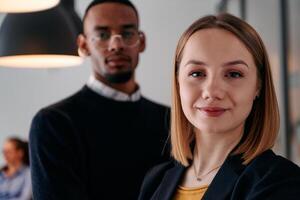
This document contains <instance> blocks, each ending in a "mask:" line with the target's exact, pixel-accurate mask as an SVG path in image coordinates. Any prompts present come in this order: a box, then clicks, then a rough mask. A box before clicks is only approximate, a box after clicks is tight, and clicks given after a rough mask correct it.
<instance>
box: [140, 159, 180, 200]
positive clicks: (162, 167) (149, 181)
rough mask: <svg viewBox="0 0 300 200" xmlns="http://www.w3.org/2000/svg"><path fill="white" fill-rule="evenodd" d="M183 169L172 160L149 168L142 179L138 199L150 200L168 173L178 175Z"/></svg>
mask: <svg viewBox="0 0 300 200" xmlns="http://www.w3.org/2000/svg"><path fill="white" fill-rule="evenodd" d="M184 168H185V167H184V166H183V165H180V164H179V163H178V162H176V161H174V160H170V161H167V162H164V163H161V164H159V165H156V166H154V167H153V168H151V169H150V170H149V171H148V172H147V174H146V176H145V178H144V181H143V184H142V187H141V190H140V195H139V199H143V200H144V199H150V197H151V196H152V195H153V194H154V191H155V190H156V189H157V188H158V187H159V185H160V184H161V182H162V180H163V179H164V177H165V176H166V174H167V173H168V172H170V171H173V172H175V173H176V172H179V173H180V172H181V171H182V170H181V169H184Z"/></svg>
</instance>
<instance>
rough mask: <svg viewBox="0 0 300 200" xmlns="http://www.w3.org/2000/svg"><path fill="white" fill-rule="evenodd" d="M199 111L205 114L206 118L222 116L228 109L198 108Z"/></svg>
mask: <svg viewBox="0 0 300 200" xmlns="http://www.w3.org/2000/svg"><path fill="white" fill-rule="evenodd" d="M197 109H198V110H199V111H200V112H201V113H203V114H205V115H206V116H209V117H218V116H220V115H222V114H223V113H224V112H226V111H227V110H229V109H227V108H222V107H197Z"/></svg>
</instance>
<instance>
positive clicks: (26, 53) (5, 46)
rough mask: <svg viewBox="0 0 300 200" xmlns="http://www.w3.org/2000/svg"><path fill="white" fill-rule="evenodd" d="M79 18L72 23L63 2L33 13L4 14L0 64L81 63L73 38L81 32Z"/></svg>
mask: <svg viewBox="0 0 300 200" xmlns="http://www.w3.org/2000/svg"><path fill="white" fill-rule="evenodd" d="M0 1H1V0H0ZM40 1H41V0H40ZM74 13H75V10H74ZM78 19H79V21H78V20H77V22H75V21H74V17H72V16H71V15H70V14H68V12H67V10H66V9H65V8H64V6H63V5H59V6H56V7H54V8H52V9H48V10H45V11H39V12H33V13H14V14H7V16H6V17H5V18H4V20H3V23H2V26H1V28H0V66H4V67H17V68H60V67H70V66H76V65H80V64H81V63H82V61H83V60H82V58H80V57H79V56H78V53H77V49H78V48H77V44H76V38H77V35H78V33H80V32H81V30H78V27H81V24H78V23H81V20H80V18H79V17H78ZM76 24H77V25H76Z"/></svg>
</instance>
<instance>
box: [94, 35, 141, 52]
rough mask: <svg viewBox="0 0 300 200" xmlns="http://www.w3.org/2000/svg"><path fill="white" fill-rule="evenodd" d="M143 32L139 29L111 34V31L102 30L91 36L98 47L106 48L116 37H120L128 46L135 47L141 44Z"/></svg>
mask: <svg viewBox="0 0 300 200" xmlns="http://www.w3.org/2000/svg"><path fill="white" fill-rule="evenodd" d="M140 37H141V32H140V31H137V30H127V31H123V32H122V33H121V34H111V33H110V32H105V31H103V32H100V33H98V35H94V36H92V37H91V41H92V42H94V43H95V44H96V45H97V46H98V47H100V48H102V49H106V48H108V47H109V45H110V43H111V42H112V41H113V40H114V39H119V40H120V41H122V42H123V44H124V45H125V46H127V47H135V46H136V45H138V44H139V42H140Z"/></svg>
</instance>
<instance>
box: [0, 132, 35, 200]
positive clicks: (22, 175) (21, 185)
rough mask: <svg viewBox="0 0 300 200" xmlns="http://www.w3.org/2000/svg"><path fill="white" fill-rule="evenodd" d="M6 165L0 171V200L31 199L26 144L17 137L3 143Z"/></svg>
mask: <svg viewBox="0 0 300 200" xmlns="http://www.w3.org/2000/svg"><path fill="white" fill-rule="evenodd" d="M3 155H4V159H5V161H6V166H5V167H3V168H2V169H1V172H0V200H30V199H32V192H31V191H32V190H31V178H30V169H29V167H28V166H29V156H28V144H27V142H24V141H22V140H21V139H19V138H14V137H12V138H9V139H7V140H6V142H5V143H4V147H3Z"/></svg>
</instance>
